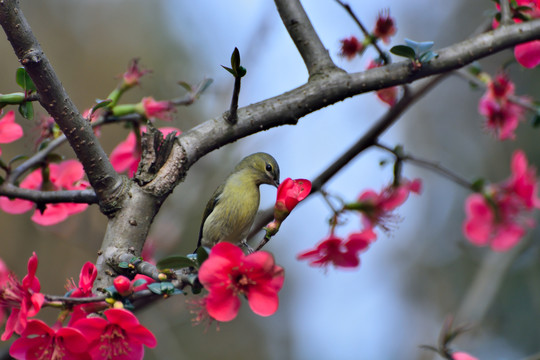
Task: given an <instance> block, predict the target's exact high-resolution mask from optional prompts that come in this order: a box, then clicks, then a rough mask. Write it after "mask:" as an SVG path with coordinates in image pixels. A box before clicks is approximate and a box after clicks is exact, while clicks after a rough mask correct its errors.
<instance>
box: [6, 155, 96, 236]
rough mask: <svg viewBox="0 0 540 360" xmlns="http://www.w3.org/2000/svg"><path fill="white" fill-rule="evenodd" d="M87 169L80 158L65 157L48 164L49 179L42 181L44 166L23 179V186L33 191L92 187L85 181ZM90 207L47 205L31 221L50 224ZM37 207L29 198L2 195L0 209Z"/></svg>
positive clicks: (19, 210)
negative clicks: (13, 197) (85, 170)
mask: <svg viewBox="0 0 540 360" xmlns="http://www.w3.org/2000/svg"><path fill="white" fill-rule="evenodd" d="M83 177H84V170H83V167H82V165H81V163H80V162H78V161H77V160H66V161H63V162H61V163H60V164H50V165H49V179H48V180H49V181H48V182H46V183H43V175H42V170H41V169H36V170H34V171H33V172H31V173H30V174H29V175H28V176H27V177H26V178H25V179H24V180H23V181H22V182H21V185H20V186H21V188H24V189H33V190H51V191H54V190H82V189H86V188H87V187H89V184H88V182H87V181H84V180H82V178H83ZM87 207H88V204H76V203H60V204H47V205H46V207H45V211H43V213H41V212H40V211H39V210H36V211H35V212H34V215H33V216H32V221H34V222H35V223H37V224H39V225H43V226H48V225H54V224H58V223H59V222H62V221H64V220H66V219H67V218H68V217H69V216H70V215H74V214H78V213H80V212H82V211H84V210H86V208H87ZM33 208H34V203H33V202H31V201H28V200H20V199H14V200H10V199H8V198H7V197H0V209H2V210H4V211H5V212H7V213H10V214H22V213H24V212H27V211H28V210H31V209H33Z"/></svg>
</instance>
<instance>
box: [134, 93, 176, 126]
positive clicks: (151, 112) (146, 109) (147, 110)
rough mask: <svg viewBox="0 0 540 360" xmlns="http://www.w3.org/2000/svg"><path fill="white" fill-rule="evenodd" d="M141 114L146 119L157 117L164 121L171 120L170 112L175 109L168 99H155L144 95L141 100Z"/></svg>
mask: <svg viewBox="0 0 540 360" xmlns="http://www.w3.org/2000/svg"><path fill="white" fill-rule="evenodd" d="M140 104H141V106H142V115H144V116H146V117H147V118H148V119H151V118H157V119H161V120H165V121H171V120H172V113H173V112H175V111H176V108H175V107H174V104H173V103H172V102H170V101H156V100H154V98H153V97H145V98H143V99H142V100H141V103H140Z"/></svg>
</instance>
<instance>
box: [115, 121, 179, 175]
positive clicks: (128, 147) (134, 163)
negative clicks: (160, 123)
mask: <svg viewBox="0 0 540 360" xmlns="http://www.w3.org/2000/svg"><path fill="white" fill-rule="evenodd" d="M144 131H146V127H145V126H143V127H141V133H142V132H144ZM159 131H161V132H162V133H163V136H167V135H168V134H169V133H171V132H173V131H176V132H177V133H178V134H180V133H182V132H181V131H180V130H178V129H176V128H173V127H163V128H160V129H159ZM110 160H111V164H112V166H113V168H114V169H115V170H116V171H118V172H124V171H127V174H128V176H129V177H133V175H134V174H135V173H136V172H137V168H138V167H139V162H140V161H141V148H140V145H139V144H138V143H137V138H136V136H135V133H134V132H130V133H129V134H128V136H127V138H126V140H124V141H122V142H121V143H120V144H118V145H117V146H116V147H115V148H114V150H113V151H112V153H111V156H110Z"/></svg>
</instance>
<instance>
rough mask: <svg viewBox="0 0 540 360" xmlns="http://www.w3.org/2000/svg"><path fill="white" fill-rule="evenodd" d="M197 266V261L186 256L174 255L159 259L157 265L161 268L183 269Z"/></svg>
mask: <svg viewBox="0 0 540 360" xmlns="http://www.w3.org/2000/svg"><path fill="white" fill-rule="evenodd" d="M193 266H196V264H195V262H194V261H193V260H191V259H189V258H187V257H185V256H181V255H173V256H168V257H166V258H163V259H161V260H159V261H158V262H157V264H156V267H157V268H158V269H159V270H163V269H182V268H186V267H193Z"/></svg>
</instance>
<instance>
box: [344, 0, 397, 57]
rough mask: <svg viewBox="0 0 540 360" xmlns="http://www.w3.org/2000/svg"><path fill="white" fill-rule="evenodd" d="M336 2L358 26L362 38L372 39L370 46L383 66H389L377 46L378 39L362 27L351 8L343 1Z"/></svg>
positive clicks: (385, 54)
mask: <svg viewBox="0 0 540 360" xmlns="http://www.w3.org/2000/svg"><path fill="white" fill-rule="evenodd" d="M336 2H337V3H338V4H339V5H341V6H342V7H343V8H344V9H345V10H346V11H347V12H348V13H349V15H350V16H351V17H352V19H353V20H354V22H355V23H356V24H357V25H358V27H359V28H360V30H361V31H362V33H363V34H364V37H366V38H370V39H372V41H371V44H373V47H375V50H377V52H378V53H379V57H380V58H381V59H382V60H383V61H384V63H385V64H389V63H390V57H389V56H388V54H387V53H386V52H384V51H383V50H382V49H381V47H380V46H379V44H378V43H377V41H378V39H377V38H374V37H373V36H372V35H371V34H370V33H369V31H368V30H367V29H366V27H365V26H364V24H362V22H361V21H360V18H359V17H358V16H356V14H355V13H354V11H353V9H352V8H351V6H350V5H349V4H346V3H344V2H343V1H341V0H336Z"/></svg>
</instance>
